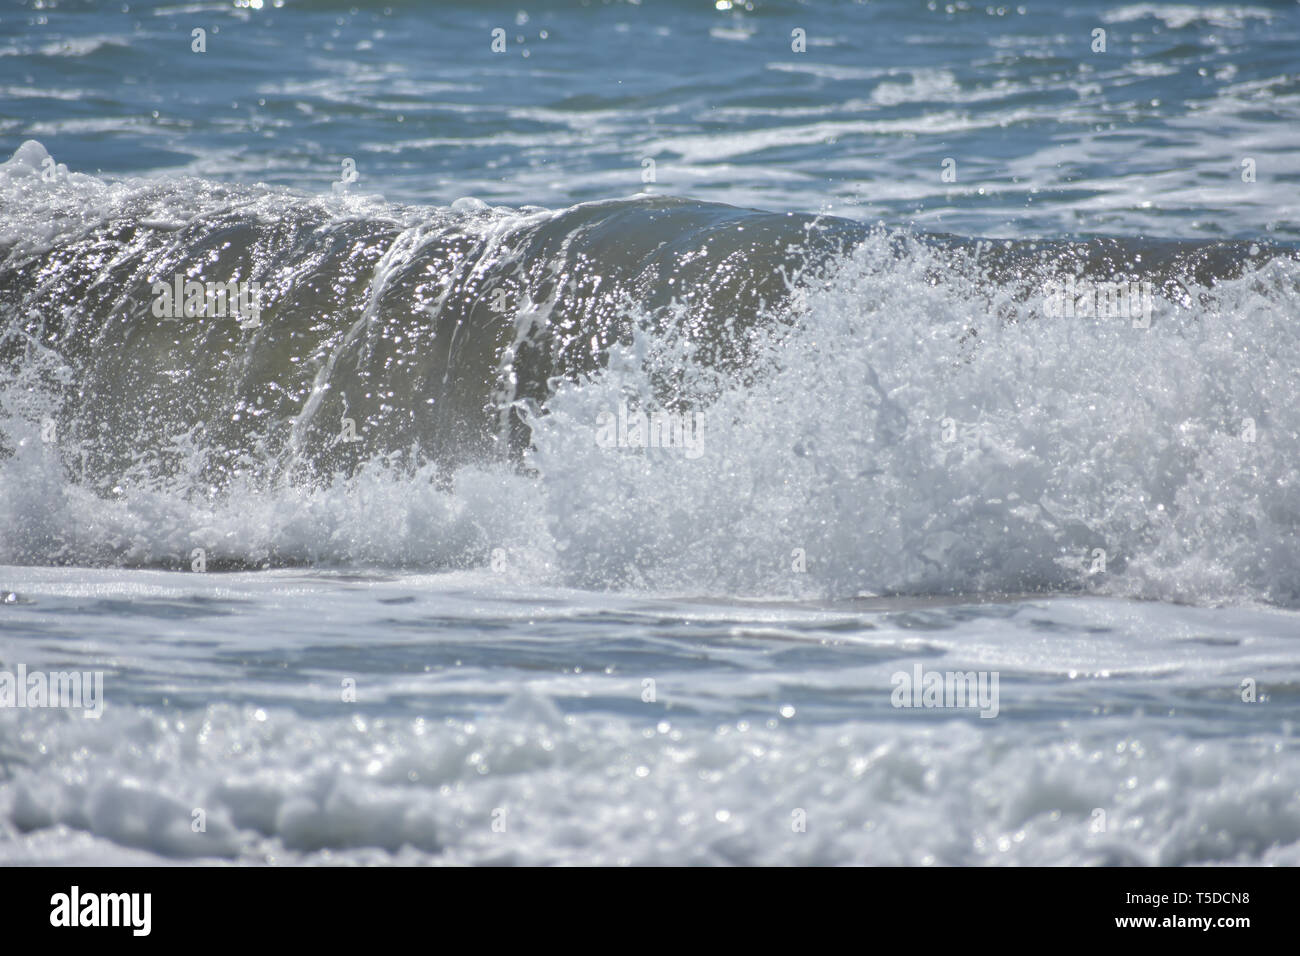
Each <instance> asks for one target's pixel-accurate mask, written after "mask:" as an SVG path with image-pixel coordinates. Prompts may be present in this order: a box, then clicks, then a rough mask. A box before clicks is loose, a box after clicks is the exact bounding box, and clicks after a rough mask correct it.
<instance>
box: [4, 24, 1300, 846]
mask: <svg viewBox="0 0 1300 956" xmlns="http://www.w3.org/2000/svg"><path fill="white" fill-rule="evenodd" d="M195 28H202V29H204V30H206V44H207V51H206V52H205V53H194V52H192V51H191V48H190V44H191V31H192V30H193V29H195ZM497 28H500V29H502V30H504V40H505V51H504V52H502V53H494V52H493V51H492V43H493V30H494V29H497ZM1096 28H1101V29H1104V30H1105V31H1106V39H1107V50H1106V52H1105V53H1094V52H1092V50H1091V45H1092V43H1093V36H1092V31H1093V30H1094V29H1096ZM795 30H802V31H804V32H805V34H806V51H805V52H795V51H794V50H793V49H792V31H795ZM1297 51H1300V7H1298V6H1297V5H1296V4H1284V3H1273V4H1255V5H1247V6H1228V5H1224V6H1212V5H1206V6H1195V5H1186V4H1145V3H1144V4H1128V5H1125V4H1108V3H1072V4H1069V5H1067V6H1064V7H1062V6H1053V5H1048V4H1022V5H1016V6H1005V7H999V6H979V5H972V4H966V3H954V4H943V3H937V2H936V3H932V4H929V5H925V4H911V3H901V2H899V3H872V4H851V3H831V2H819V3H809V4H796V3H758V2H756V3H754V4H739V3H736V4H733V3H726V2H722V3H717V4H714V3H693V2H690V3H688V2H681V0H678V2H644V3H640V4H628V3H591V4H579V3H558V2H557V3H554V4H551V5H550V6H547V7H528V6H526V5H525V6H523V7H522V8H521V6H520V5H519V4H517V3H516V4H495V3H448V4H443V3H439V4H420V3H400V2H392V3H388V4H384V5H379V4H370V5H359V4H347V3H330V2H318V3H295V2H293V0H284V2H283V3H279V4H277V3H272V2H268V3H266V4H265V5H264V6H263V7H261V8H254V6H252V5H251V4H249V3H235V4H232V3H212V4H205V3H197V4H184V5H180V4H177V5H172V4H131V3H124V4H113V5H111V6H109V5H101V4H93V3H59V2H42V3H28V4H26V5H24V6H17V7H13V8H9V9H6V10H5V11H4V12H3V13H0V153H3V157H0V159H2V158H5V157H13V158H12V159H10V161H9V162H8V163H5V164H4V165H3V166H0V336H3V337H0V597H2V598H3V600H2V601H0V671H6V670H9V671H12V670H13V669H14V668H15V667H17V665H18V664H20V663H21V664H22V665H24V666H25V667H26V668H27V669H28V670H29V671H34V670H41V671H47V672H48V671H59V670H68V669H72V668H77V669H84V670H87V671H96V670H97V671H103V672H104V686H105V695H106V706H105V710H104V714H103V716H102V717H100V718H98V719H97V720H96V719H84V718H83V717H82V716H81V714H80V713H79V712H77V711H75V710H73V711H68V710H52V709H47V710H36V709H18V708H13V707H0V862H3V863H6V864H8V863H37V862H51V861H53V862H90V863H128V862H158V861H166V860H179V861H204V862H212V861H238V862H245V863H263V862H275V863H297V862H314V863H329V862H348V863H356V862H422V863H424V862H427V863H602V864H620V863H633V864H643V863H652V864H680V863H710V864H747V863H748V864H752V863H759V864H787V863H795V864H840V863H862V864H915V865H932V864H939V865H944V864H998V863H1019V864H1026V863H1027V864H1059V863H1102V864H1201V863H1265V864H1286V865H1296V864H1297V863H1300V751H1298V749H1297V742H1296V736H1295V722H1296V719H1297V717H1298V716H1300V611H1297V608H1300V474H1297V462H1300V331H1298V329H1300V326H1297V324H1296V321H1295V319H1296V317H1297V313H1298V312H1300V264H1298V261H1297V250H1298V249H1300V215H1297V213H1298V212H1300V150H1298V149H1297V147H1300V53H1298V52H1297ZM31 140H35V141H36V143H28V144H27V145H23V144H24V143H27V141H31ZM47 156H48V157H51V158H52V159H53V161H54V164H53V165H52V166H50V165H48V164H46V163H45V159H46V157H47ZM346 159H351V160H353V161H354V162H355V166H356V170H357V172H358V180H357V181H356V182H355V183H352V184H351V185H349V186H348V187H347V188H346V189H344V190H336V189H334V188H333V187H332V183H334V182H335V181H337V180H339V178H340V176H341V175H342V170H343V168H344V166H343V163H344V160H346ZM946 159H951V160H953V162H954V165H953V166H951V167H950V168H953V169H955V172H956V179H955V181H953V182H948V181H945V180H944V179H943V177H942V175H941V174H942V172H943V171H944V168H945V167H944V160H946ZM1246 159H1249V160H1252V161H1253V166H1252V167H1251V168H1253V170H1254V173H1255V175H1254V177H1253V181H1247V179H1249V178H1251V177H1245V178H1243V170H1244V168H1245V167H1243V165H1242V164H1243V160H1246ZM59 164H61V165H59ZM47 169H52V170H53V171H54V175H53V176H52V178H50V179H48V180H47V179H46V178H45V177H43V176H42V173H43V171H46V170H47ZM638 194H639V195H638ZM634 195H637V197H638V198H635V199H629V197H632V196H634ZM673 197H683V198H682V199H681V200H680V201H679V200H678V199H675V198H673ZM716 203H725V204H731V205H734V206H742V207H752V208H753V209H757V210H764V211H766V213H770V214H773V215H767V214H764V213H755V212H750V211H742V210H736V209H727V208H725V207H721V206H717V205H713V204H716ZM577 204H585V205H582V206H578V205H577ZM787 214H788V215H787ZM835 217H843V218H835ZM936 233H944V234H950V235H948V236H947V237H944V238H941V239H935V238H933V237H931V236H930V235H929V234H936ZM989 239H997V240H1000V241H999V242H998V243H997V244H996V245H993V246H991V245H990V244H989V243H988V242H987V241H986V240H989ZM1227 240H1232V241H1227ZM1220 241H1223V242H1220ZM1076 273H1078V274H1081V275H1083V277H1085V278H1087V277H1089V276H1092V277H1094V278H1101V279H1105V278H1107V277H1113V276H1114V275H1115V274H1117V273H1125V274H1127V275H1131V276H1132V277H1134V278H1135V279H1136V278H1138V277H1141V278H1145V279H1147V280H1148V281H1152V282H1153V283H1154V285H1155V287H1156V293H1157V299H1156V309H1155V319H1154V322H1153V323H1152V325H1151V327H1150V328H1135V327H1134V326H1133V325H1132V324H1131V323H1129V322H1128V321H1127V320H1114V319H1112V320H1106V319H1101V318H1096V317H1089V318H1072V319H1064V318H1051V317H1048V316H1045V315H1044V309H1043V307H1042V295H1041V292H1042V289H1043V286H1044V283H1045V282H1046V281H1048V280H1050V279H1052V278H1059V277H1062V276H1066V275H1075V274H1076ZM174 274H184V275H189V276H191V277H197V278H201V279H227V278H241V279H246V278H254V279H258V280H259V281H262V282H264V283H265V288H266V291H267V300H268V301H267V305H266V310H265V314H264V316H263V323H262V325H261V326H260V327H257V328H247V329H245V328H240V327H239V326H238V324H236V323H235V322H233V321H231V320H229V319H221V320H208V319H204V320H202V321H189V322H179V323H178V322H174V321H171V320H166V319H164V320H155V314H154V313H152V312H151V308H150V296H151V292H152V290H151V284H152V282H153V281H154V280H156V279H158V278H160V277H162V278H164V279H168V280H169V279H170V277H171V276H173V275H174ZM497 288H506V289H508V291H509V296H508V299H509V306H508V308H507V309H505V310H504V311H502V310H498V309H494V308H492V307H491V306H490V305H489V302H490V299H491V292H492V291H493V290H494V289H497ZM629 399H631V400H632V401H633V402H634V403H635V402H641V403H642V404H643V405H646V406H647V407H651V406H654V407H660V406H656V405H655V403H656V402H658V403H660V405H661V406H662V407H663V408H671V409H678V408H687V409H699V410H702V413H703V414H704V415H705V418H704V419H703V421H704V431H703V437H704V444H703V447H702V453H701V455H700V456H699V457H698V458H688V457H686V456H685V455H683V454H680V453H679V451H680V450H678V452H674V451H673V450H671V449H651V450H650V451H649V452H647V453H644V454H642V453H638V452H636V451H635V450H631V451H629V450H627V449H622V450H620V449H610V448H606V447H601V446H600V445H599V444H598V441H597V440H593V433H594V431H595V423H596V422H598V421H599V415H600V414H601V413H604V412H610V411H611V410H615V409H617V408H618V407H619V403H620V401H627V400H629ZM348 416H351V417H353V418H354V419H355V421H356V422H357V423H358V427H359V431H360V434H361V436H362V438H363V440H362V441H360V442H359V443H357V444H356V445H355V446H351V445H349V446H348V447H346V448H341V447H340V446H339V445H338V443H337V442H335V441H334V440H333V437H334V432H335V431H336V430H337V423H338V421H339V419H340V417H348ZM1247 420H1249V423H1250V426H1249V430H1247V429H1246V421H1247ZM51 424H53V426H54V428H53V430H52V431H51V429H50V428H49V426H50V425H51ZM52 434H57V435H58V436H59V437H58V439H57V440H54V441H50V440H49V436H50V435H52ZM1246 434H1249V436H1250V438H1246V437H1244V435H1246ZM449 436H451V437H449ZM452 438H454V439H455V440H454V441H453V440H452ZM195 548H202V549H203V550H204V553H205V555H206V556H207V557H208V558H209V559H210V561H211V567H210V568H209V569H208V571H207V573H205V574H196V573H192V572H188V571H186V570H184V569H186V568H188V567H191V555H192V552H193V549H195ZM1097 549H1100V550H1101V551H1102V552H1104V557H1103V559H1102V565H1101V566H1098V564H1097V563H1096V562H1097ZM228 568H238V569H239V570H236V571H228V570H226V569H228ZM258 568H263V570H254V569H258ZM918 666H919V667H921V668H922V669H923V670H926V671H935V672H953V671H958V672H967V671H970V672H983V673H995V674H997V675H998V677H999V689H1000V698H999V701H998V707H997V716H996V717H992V718H991V719H986V718H983V717H981V716H980V714H979V711H978V710H974V709H964V710H954V709H943V708H939V709H927V708H900V707H897V706H895V705H894V701H893V700H891V692H892V690H893V688H894V685H895V681H896V678H897V675H898V674H900V673H902V674H911V673H913V669H914V668H915V667H918ZM647 682H649V683H647ZM353 694H354V696H355V699H353ZM1248 700H1250V702H1247V701H1248ZM196 810H202V811H203V814H204V817H205V819H206V829H205V830H203V831H202V832H199V831H196V830H195V829H194V827H193V826H192V823H193V820H194V813H195V811H196Z"/></svg>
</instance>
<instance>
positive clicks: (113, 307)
mask: <svg viewBox="0 0 1300 956" xmlns="http://www.w3.org/2000/svg"><path fill="white" fill-rule="evenodd" d="M46 159H47V154H46V152H45V150H44V149H43V147H41V146H40V145H39V144H37V143H28V144H25V145H24V146H23V147H22V148H21V149H20V150H19V151H18V152H17V153H16V154H15V156H14V158H13V159H12V160H10V161H9V162H8V163H6V164H4V165H3V166H2V167H0V219H2V220H3V222H4V226H3V232H2V233H0V255H2V256H3V260H2V262H0V323H2V324H0V329H2V330H3V340H2V342H0V362H2V363H3V377H2V378H0V388H2V392H0V415H2V416H3V417H2V419H0V449H2V450H0V454H3V456H4V457H3V461H0V512H2V513H0V561H3V562H6V563H51V562H53V563H76V564H91V563H113V564H128V565H136V564H145V565H160V566H184V565H188V563H189V560H190V558H189V556H190V555H191V554H192V552H193V550H194V549H196V548H201V549H203V550H204V552H205V553H206V554H207V555H208V560H209V561H210V562H211V564H210V566H211V567H221V566H226V565H237V566H262V565H266V564H275V563H307V562H317V563H333V564H345V565H352V564H365V565H378V566H412V565H413V566H427V567H463V566H470V565H477V564H487V563H489V562H491V563H494V565H495V564H499V565H501V566H502V567H508V568H510V569H512V570H513V571H514V572H515V573H521V574H525V575H528V576H532V577H536V578H537V579H539V580H545V581H547V582H549V583H557V584H567V585H577V586H583V587H598V588H611V587H613V588H623V587H633V588H648V589H653V590H670V591H673V590H675V591H682V590H688V591H708V592H719V593H731V594H736V593H743V594H760V595H796V596H827V597H843V596H854V595H858V594H863V593H918V594H930V593H949V592H970V591H990V590H991V591H1007V592H1021V591H1037V590H1046V589H1050V590H1059V589H1064V590H1074V589H1096V590H1103V591H1107V592H1111V593H1123V594H1129V595H1135V596H1146V597H1155V598H1163V599H1174V600H1184V601H1191V602H1198V603H1200V602H1218V601H1235V600H1248V599H1263V600H1267V601H1272V602H1276V603H1282V604H1289V605H1294V604H1296V603H1297V602H1300V540H1298V538H1297V529H1298V528H1300V490H1298V481H1300V479H1298V478H1297V473H1296V468H1295V462H1296V460H1297V456H1296V450H1297V447H1300V445H1298V444H1297V442H1298V440H1300V402H1297V397H1298V396H1297V394H1296V393H1297V376H1296V374H1295V369H1296V368H1297V367H1298V366H1300V332H1298V331H1297V329H1296V326H1295V323H1294V321H1293V317H1294V316H1295V315H1296V314H1297V311H1300V310H1298V308H1297V307H1298V306H1300V262H1298V261H1297V253H1296V250H1295V249H1292V248H1287V247H1278V246H1262V245H1260V244H1255V243H1251V242H1215V243H1179V242H1161V241H1150V240H1133V239H1126V240H1104V239H1094V240H1087V241H1079V242H1071V241H1064V240H1060V241H1052V242H1034V241H1026V240H1022V241H1016V242H1011V241H1004V240H998V241H996V242H989V241H980V240H973V239H960V238H955V237H948V236H913V235H908V234H905V233H891V232H887V231H884V230H881V229H874V230H873V229H869V228H867V227H866V226H864V225H862V224H859V223H855V222H851V221H848V220H841V219H833V218H825V217H811V216H800V215H793V214H773V213H764V212H758V211H752V210H742V209H736V208H733V207H729V206H722V205H717V204H709V203H698V202H690V201H686V200H679V199H666V198H661V197H638V198H634V199H629V200H619V201H611V202H600V203H588V204H581V205H578V206H574V207H571V208H569V209H565V210H562V211H559V212H551V211H547V210H544V209H539V208H533V207H525V208H523V209H519V210H513V209H504V208H490V207H488V206H486V205H485V204H483V203H479V202H476V201H473V200H462V201H459V202H457V203H455V204H453V205H452V206H450V207H448V208H440V209H430V208H427V207H411V206H396V205H392V204H389V203H385V202H383V201H382V200H380V199H378V198H377V197H365V196H355V195H350V194H346V193H344V194H334V195H327V196H323V197H312V196H304V195H302V194H298V193H292V192H289V191H285V190H276V189H268V188H265V187H243V186H239V187H237V186H227V185H219V184H214V183H211V182H207V181H202V180H194V179H179V180H175V179H174V180H164V181H156V180H155V181H128V182H122V183H112V184H110V183H107V182H104V181H101V180H98V179H95V178H93V177H89V176H82V175H78V174H75V173H71V174H70V173H68V172H67V171H66V170H62V171H59V172H58V175H57V176H56V181H54V182H47V181H46V180H45V178H44V177H43V176H42V172H43V170H45V169H46V168H48V167H49V165H50V164H49V163H47V162H46ZM55 169H56V170H57V167H55ZM178 276H179V277H180V282H181V284H182V287H183V286H184V283H185V282H186V281H192V282H199V283H223V284H224V283H240V282H244V283H254V282H255V283H257V291H256V302H257V308H256V315H255V317H254V319H253V320H251V321H250V320H249V319H248V310H247V309H245V310H244V311H242V312H240V314H238V315H235V314H231V312H233V309H232V310H230V311H229V312H227V314H200V315H197V316H190V317H186V316H184V315H183V314H181V315H180V316H179V317H172V316H171V315H170V314H167V313H168V309H169V307H168V306H166V305H163V306H162V307H161V308H160V307H159V302H160V294H159V288H160V286H159V285H158V284H159V283H161V288H163V289H165V290H167V289H172V288H174V287H175V283H176V281H177V277H178ZM1115 282H1119V283H1122V286H1116V285H1109V286H1104V285H1102V284H1105V283H1115ZM1144 283H1145V284H1146V285H1143V284H1144ZM1067 287H1068V288H1069V289H1070V292H1069V294H1068V296H1066V297H1065V298H1068V299H1069V300H1070V301H1069V302H1068V303H1067V304H1066V307H1065V308H1064V309H1063V308H1062V301H1063V299H1062V296H1061V295H1057V296H1056V297H1055V298H1053V294H1052V292H1051V290H1058V292H1059V290H1061V289H1063V288H1067ZM1094 288H1096V289H1101V290H1102V291H1101V292H1099V293H1098V295H1097V296H1096V297H1094V296H1093V294H1092V292H1091V291H1089V290H1092V289H1094ZM1106 289H1109V292H1107V291H1105V290H1106ZM1116 289H1121V290H1122V291H1123V292H1125V293H1127V291H1128V290H1129V289H1132V290H1133V291H1134V292H1135V293H1136V295H1135V296H1134V303H1138V302H1142V301H1145V303H1146V305H1147V306H1148V307H1149V308H1148V309H1147V311H1146V314H1145V316H1144V317H1139V318H1134V317H1133V316H1131V315H1129V314H1124V315H1120V316H1114V315H1111V313H1113V312H1114V304H1115V302H1116V301H1117V300H1115V299H1114V298H1113V296H1114V295H1115V294H1116ZM232 295H233V293H232ZM1107 295H1110V296H1112V298H1110V299H1107V298H1106V296H1107ZM1076 299H1078V303H1079V304H1078V306H1077V307H1073V308H1071V307H1072V306H1074V305H1075V300H1076ZM1085 300H1086V303H1087V307H1085ZM173 305H175V303H173ZM178 307H179V306H177V308H178ZM1098 309H1101V310H1102V311H1104V312H1106V313H1107V314H1106V315H1103V316H1102V317H1098V315H1097V314H1096V312H1097V310H1098ZM159 311H161V312H163V313H164V314H163V315H159V314H158V312H159ZM172 311H175V309H173V310H172ZM218 311H219V310H218ZM1127 311H1136V312H1138V313H1141V311H1142V310H1141V309H1137V307H1136V305H1134V308H1133V309H1132V310H1126V312H1127ZM1107 316H1109V317H1107ZM1148 320H1149V321H1148ZM641 415H644V416H645V422H644V425H645V426H646V427H644V428H642V427H641V421H640V416H641Z"/></svg>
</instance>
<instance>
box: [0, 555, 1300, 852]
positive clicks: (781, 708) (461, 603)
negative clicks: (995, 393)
mask: <svg viewBox="0 0 1300 956" xmlns="http://www.w3.org/2000/svg"><path fill="white" fill-rule="evenodd" d="M5 575H6V581H8V582H11V583H13V584H16V585H17V586H18V587H19V588H20V593H21V595H22V596H21V597H20V598H18V599H16V600H14V601H13V602H12V603H9V604H6V605H5V607H4V609H3V611H4V614H5V615H6V618H5V619H6V622H7V624H6V632H5V633H6V642H5V646H6V648H9V649H13V648H21V649H22V651H23V653H24V655H25V656H26V659H27V660H28V661H29V662H30V664H31V666H32V667H34V668H37V667H45V668H48V669H53V668H56V667H57V668H59V669H69V668H88V669H89V668H107V673H106V675H105V682H106V686H107V687H108V689H109V692H108V701H109V705H108V707H107V709H106V711H105V713H104V715H103V716H102V717H101V718H100V719H98V720H96V719H86V718H83V717H82V716H81V715H80V714H74V713H70V712H65V711H53V710H28V711H26V712H21V711H16V710H12V709H9V710H3V709H0V742H2V746H0V861H2V862H4V863H5V864H21V863H34V862H61V863H72V862H78V863H91V864H96V863H101V864H102V863H141V862H160V861H163V862H166V861H174V862H184V861H204V862H212V863H222V862H226V863H247V864H259V863H279V864H287V863H381V862H397V863H438V864H465V863H470V864H502V863H514V864H556V863H559V864H564V863H586V864H610V865H616V864H683V863H698V864H842V863H857V864H863V863H866V864H908V865H953V864H1127V865H1145V864H1161V865H1183V864H1223V863H1262V864H1275V865H1296V864H1297V863H1300V856H1297V852H1298V848H1300V809H1298V808H1297V802H1296V800H1295V788H1296V785H1297V780H1300V753H1298V752H1297V746H1296V737H1295V720H1296V716H1297V693H1296V688H1297V687H1298V686H1300V656H1298V654H1297V648H1296V641H1295V625H1294V615H1293V614H1292V613H1291V612H1285V611H1276V610H1267V609H1254V610H1251V609H1221V610H1208V609H1197V608H1186V607H1184V608H1179V607H1172V606H1169V605H1164V604H1158V603H1152V602H1132V601H1120V600H1113V599H1097V598H1083V599H1062V598H1054V599H1048V598H1045V599H1039V600H1024V599H1015V600H1006V601H992V602H978V603H972V602H970V601H966V602H955V603H947V604H944V603H935V602H921V601H913V602H907V601H902V600H895V601H894V602H883V601H882V602H876V603H874V604H867V605H859V606H855V605H853V604H851V603H842V604H833V605H827V604H817V603H800V604H788V603H787V604H782V603H768V604H737V603H734V602H732V603H718V602H711V601H706V600H699V599H690V598H682V597H647V596H645V595H640V594H636V595H613V594H593V593H590V592H574V591H564V590H555V589H539V588H538V587H537V586H536V585H535V584H531V583H529V584H526V585H523V586H521V585H519V584H518V583H517V582H513V581H512V580H511V579H510V575H509V574H506V575H505V576H504V577H503V576H502V575H501V574H494V573H493V572H490V571H483V572H457V573H450V574H438V575H413V574H402V575H375V574H365V575H325V574H320V573H311V574H303V573H301V572H294V571H270V572H261V573H239V574H230V575H211V574H209V575H188V576H181V575H177V574H169V573H164V572H151V571H134V572H122V571H114V570H88V571H82V572H79V573H78V575H77V577H76V579H75V581H74V579H72V578H70V577H68V575H67V574H66V573H64V572H61V571H59V570H57V569H39V568H32V569H18V568H10V569H7V570H6V571H5ZM110 609H111V610H112V613H111V614H110V613H106V612H108V611H109V610H110ZM306 618H310V619H311V620H312V621H313V622H315V623H314V624H313V626H312V627H310V628H306V629H305V628H304V627H303V625H302V621H303V620H304V619H306ZM236 622H237V624H236ZM232 624H234V625H235V626H232ZM20 633H26V634H28V635H31V637H29V638H26V639H23V638H20V637H18V635H19V634H20ZM38 634H39V635H40V636H39V639H32V638H35V637H36V635H38ZM8 662H9V657H8V656H6V658H5V663H6V664H8ZM916 668H922V669H923V670H924V671H925V672H934V673H942V672H950V671H972V672H990V671H992V672H997V673H999V674H1000V684H999V688H1000V692H999V700H998V704H999V710H998V715H997V717H996V719H985V718H983V717H981V716H979V712H978V711H977V710H973V709H972V710H957V711H954V710H951V709H947V710H946V709H942V708H927V707H920V708H897V707H895V706H893V703H892V702H891V697H892V696H893V695H894V694H895V692H896V690H897V687H898V684H899V680H898V675H899V674H911V673H913V672H914V671H915V669H916ZM1247 677H1249V678H1252V679H1254V680H1256V681H1258V686H1259V689H1260V696H1259V698H1258V699H1257V700H1256V701H1255V702H1254V703H1246V702H1244V701H1243V700H1242V696H1241V692H1240V684H1241V681H1242V680H1243V679H1244V678H1247ZM347 680H352V681H354V686H355V702H354V703H351V704H348V705H346V706H341V705H340V703H339V701H340V686H342V685H343V683H344V682H345V681H347ZM647 680H649V681H651V682H652V684H651V685H647V684H646V681H647ZM647 686H651V687H652V689H653V699H652V700H647V699H646V698H647V696H648V695H647V693H646V690H647ZM199 813H201V814H202V819H203V821H204V826H205V829H203V830H202V831H198V830H196V829H195V827H194V822H195V821H196V820H197V819H199V817H198V816H197V815H196V814H199Z"/></svg>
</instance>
